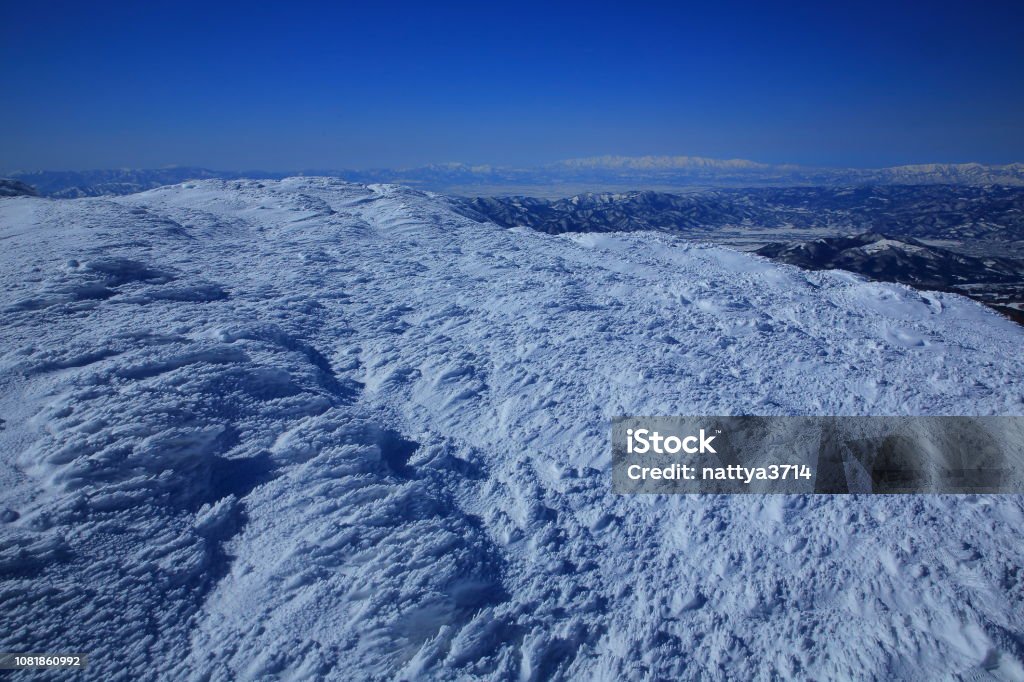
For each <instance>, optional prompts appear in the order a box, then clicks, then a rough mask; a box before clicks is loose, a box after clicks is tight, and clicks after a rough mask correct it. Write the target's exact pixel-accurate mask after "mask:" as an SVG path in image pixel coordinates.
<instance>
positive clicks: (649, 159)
mask: <svg viewBox="0 0 1024 682" xmlns="http://www.w3.org/2000/svg"><path fill="white" fill-rule="evenodd" d="M289 175H316V176H330V177H338V178H342V179H345V180H350V181H354V182H364V183H373V182H378V183H379V182H392V183H401V184H405V185H409V186H415V187H418V188H421V189H427V190H434V191H443V192H449V193H458V194H472V195H486V194H497V193H503V192H505V191H507V190H508V189H509V188H514V189H515V191H516V192H518V193H523V194H536V193H538V192H545V193H546V192H550V191H551V188H552V187H563V186H570V187H571V186H585V187H586V188H587V189H590V190H598V189H602V188H625V189H655V188H657V189H665V188H671V187H690V186H698V187H730V186H739V187H750V186H759V185H765V186H790V185H815V186H831V187H836V186H853V185H879V184H881V185H931V184H952V185H972V186H976V185H1004V186H1022V185H1024V164H1021V163H1011V164H1002V165H983V164H979V163H961V164H949V163H945V164H919V165H908V166H894V167H891V168H877V169H864V168H817V167H809V166H797V165H792V164H774V165H773V164H765V163H757V162H754V161H747V160H744V159H728V160H720V159H709V158H704V157H697V156H644V157H622V156H600V157H592V158H585V159H571V160H567V161H561V162H558V163H554V164H548V165H545V166H538V167H532V168H514V167H502V166H492V165H470V164H463V163H447V164H433V165H429V166H422V167H416V168H405V169H375V170H353V169H340V170H322V169H321V170H307V171H303V172H301V173H295V172H288V173H284V172H268V171H259V170H248V171H215V170H210V169H206V168H195V167H168V168H160V169H149V170H137V169H116V170H95V171H40V172H13V173H10V177H12V178H14V179H17V180H21V181H23V182H26V183H28V184H30V185H32V186H34V187H35V188H36V189H37V190H38V191H39V192H40V193H41V194H43V195H45V196H52V197H58V198H71V197H80V196H102V195H120V194H132V193H134V192H139V191H143V190H147V189H153V188H155V187H159V186H161V185H168V184H175V183H179V182H184V181H186V180H198V179H204V178H219V179H238V178H256V179H280V178H283V177H287V176H289ZM563 195H564V194H563Z"/></svg>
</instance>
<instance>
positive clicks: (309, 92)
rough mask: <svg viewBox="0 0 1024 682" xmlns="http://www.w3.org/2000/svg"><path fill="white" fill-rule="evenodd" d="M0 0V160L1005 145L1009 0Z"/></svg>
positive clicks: (1012, 88) (249, 162) (1020, 149)
mask: <svg viewBox="0 0 1024 682" xmlns="http://www.w3.org/2000/svg"><path fill="white" fill-rule="evenodd" d="M0 1H2V2H3V6H2V14H0V16H3V21H2V22H0V59H2V62H0V63H2V64H3V93H4V94H3V96H2V102H3V104H2V106H0V170H15V169H23V170H38V169H82V168H106V167H156V166H163V165H169V164H179V165H202V166H207V167H212V168H218V169H256V168H259V169H266V170H298V169H315V168H322V169H324V168H344V167H355V168H365V167H385V166H392V167H393V166H414V165H421V164H426V163H432V162H446V161H465V162H470V163H493V164H502V165H534V164H542V163H546V162H550V161H554V160H558V159H563V158H572V157H580V156H592V155H600V154H621V155H644V154H690V155H701V156H711V157H718V158H734V157H739V158H749V159H754V160H757V161H764V162H794V163H803V164H812V165H852V166H875V165H891V164H898V163H915V162H928V161H955V162H963V161H981V162H989V163H1000V162H1009V161H1024V3H1022V2H1019V1H1018V2H998V1H986V2H974V3H968V2H956V3H944V2H920V3H900V2H894V1H890V2H873V1H870V0H865V1H864V2H857V3H849V4H845V5H839V4H836V3H831V2H821V1H819V2H806V3H803V2H800V3H770V2H749V3H739V2H713V3H712V2H708V3H685V2H676V3H643V2H619V3H602V2H588V3H575V4H574V3H559V4H555V3H537V4H530V3H523V2H515V3H501V2H491V3H487V2H478V3H463V4H440V3H430V2H419V3H404V2H391V3H386V4H385V3H360V4H354V3H345V2H340V3H324V4H315V3H267V4H264V3H251V4H248V5H245V4H240V3H239V4H233V3H224V2H211V1H209V0H208V1H207V2H203V3H194V2H188V1H177V2H173V3H164V2H126V3H118V2H104V3H85V2H80V3H59V2H57V3H31V2H11V1H8V0H0Z"/></svg>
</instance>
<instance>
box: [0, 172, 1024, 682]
mask: <svg viewBox="0 0 1024 682" xmlns="http://www.w3.org/2000/svg"><path fill="white" fill-rule="evenodd" d="M0 243H2V245H3V248H2V249H0V252H2V256H0V258H2V262H3V268H2V270H0V278H2V283H3V288H2V292H0V334H2V337H0V338H2V346H0V352H2V355H0V415H2V418H3V420H4V421H3V423H2V426H3V429H2V430H0V514H2V517H0V519H2V523H0V649H2V650H4V651H54V652H60V651H79V652H85V653H88V654H89V655H90V657H91V663H90V668H89V671H88V672H89V676H90V677H92V678H94V679H116V677H117V675H118V673H119V672H122V671H124V672H126V674H127V676H128V677H130V678H136V679H138V678H146V677H151V676H154V675H155V676H158V677H162V678H176V679H180V678H186V679H218V680H219V679H232V678H234V679H267V678H280V679H309V678H313V677H327V678H334V679H345V680H347V679H359V678H381V679H395V678H400V679H412V678H420V677H429V678H466V677H479V678H485V679H493V678H518V679H549V678H552V677H558V676H567V677H575V678H579V679H624V678H625V679H629V678H633V679H664V678H670V679H678V678H699V679H708V678H710V679H724V678H726V677H736V678H740V679H748V678H764V679H769V678H772V677H774V676H793V677H805V676H808V677H813V678H816V679H823V678H845V679H855V678H873V677H878V678H894V677H906V678H917V679H935V678H936V676H942V675H949V674H958V673H959V674H965V675H974V676H977V677H978V678H985V677H987V676H990V675H992V676H995V677H996V678H1001V679H1021V678H1024V667H1022V661H1024V644H1022V642H1024V638H1022V633H1024V615H1022V614H1024V608H1022V607H1024V542H1022V540H1024V504H1022V502H1021V500H1020V498H1019V497H1015V496H1006V497H995V496H991V497H986V496H960V497H942V496H917V497H909V496H908V497H886V498H882V497H875V498H862V497H835V498H832V497H825V496H817V497H798V496H791V497H787V496H763V497H761V496H743V497H726V496H704V497H694V496H690V497H687V496H677V497H668V498H666V497H655V496H647V497H626V496H614V495H612V494H611V493H610V487H611V485H610V484H611V480H610V474H609V471H608V470H607V467H608V463H609V442H608V437H609V429H608V423H609V419H610V418H611V417H612V416H614V415H618V414H701V413H711V414H743V413H756V414H1021V413H1022V412H1024V386H1022V377H1024V357H1022V356H1021V354H1020V352H1019V348H1020V347H1021V344H1022V342H1024V330H1022V329H1021V328H1020V327H1018V326H1016V325H1014V324H1012V323H1010V322H1008V321H1006V320H1004V319H1002V318H1000V317H999V316H997V315H995V314H994V313H991V312H988V311H987V310H985V309H984V308H983V307H981V306H980V305H978V304H975V303H972V302H970V301H968V300H966V299H963V298H960V297H957V296H951V295H943V294H920V293H918V292H915V291H913V290H911V289H908V288H905V287H901V286H897V285H885V284H874V283H868V282H865V281H863V280H861V279H859V278H856V277H854V276H851V275H844V274H840V273H828V272H803V271H800V270H797V269H796V268H792V267H787V266H778V265H774V264H772V263H770V262H768V261H765V260H762V259H759V258H757V257H754V256H750V255H746V254H741V253H738V252H734V251H730V250H726V249H722V248H715V247H711V246H703V245H695V244H688V243H685V242H683V241H679V240H676V239H674V238H672V237H671V236H668V235H655V234H651V233H633V234H628V235H606V234H602V235H572V236H549V235H544V234H539V233H536V232H533V231H529V230H525V229H503V228H499V227H497V226H495V225H493V224H489V223H475V222H473V221H471V220H468V219H465V218H463V217H461V216H460V215H458V214H457V213H455V212H453V211H452V210H450V208H449V204H448V202H447V200H445V199H444V198H442V197H436V196H432V195H425V194H421V193H418V192H414V191H412V190H407V189H402V188H398V187H393V186H370V187H363V186H359V185H350V184H345V183H343V182H340V181H335V180H323V179H311V178H304V179H298V178H296V179H288V180H284V181H281V182H254V181H238V182H225V181H203V182H197V183H190V184H185V185H178V186H174V187H166V188H161V189H156V190H152V191H149V192H145V193H142V194H135V195H131V196H125V197H120V198H117V199H80V200H73V201H49V200H44V199H37V198H29V197H17V198H9V199H3V200H0Z"/></svg>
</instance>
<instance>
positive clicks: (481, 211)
mask: <svg viewBox="0 0 1024 682" xmlns="http://www.w3.org/2000/svg"><path fill="white" fill-rule="evenodd" d="M455 202H456V206H457V208H458V209H459V210H460V211H462V212H463V213H464V214H465V215H467V216H472V217H476V218H477V219H479V220H492V221H494V222H496V223H498V224H499V225H504V226H506V227H514V226H517V225H519V226H526V227H531V228H533V229H535V230H539V231H541V232H547V233H551V234H557V233H562V232H621V231H635V230H656V231H668V232H680V233H684V234H688V235H691V236H701V237H704V238H707V237H709V236H715V235H716V234H717V233H718V232H719V231H720V230H721V229H722V228H733V227H757V228H759V229H767V230H771V229H779V230H782V229H786V230H793V229H798V230H799V229H824V230H828V231H831V232H852V233H860V232H865V231H884V232H886V233H888V234H895V235H902V236H911V237H918V238H931V239H949V240H967V239H969V240H995V241H999V242H1004V243H1005V242H1019V241H1021V240H1024V188H1016V187H998V186H985V187H959V186H944V185H924V186H902V185H893V186H865V187H855V188H848V187H843V188H828V187H762V188H751V189H720V190H707V191H700V192H688V193H686V194H674V193H666V192H651V191H648V192H622V193H587V194H580V195H576V196H573V197H570V198H567V199H538V198H530V197H517V196H512V197H477V198H472V199H469V198H467V199H458V200H455Z"/></svg>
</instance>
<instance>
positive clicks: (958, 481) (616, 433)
mask: <svg viewBox="0 0 1024 682" xmlns="http://www.w3.org/2000/svg"><path fill="white" fill-rule="evenodd" d="M611 435H612V483H613V489H614V491H615V492H617V493H623V494H638V493H649V494H678V493H823V494H842V493H858V494H879V493H884V494H898V493H907V494H920V493H1022V492H1024V417H1016V416H1012V417H749V416H748V417H731V416H677V417H671V416H654V417H635V416H624V417H617V418H615V419H614V420H613V422H612V434H611Z"/></svg>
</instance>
